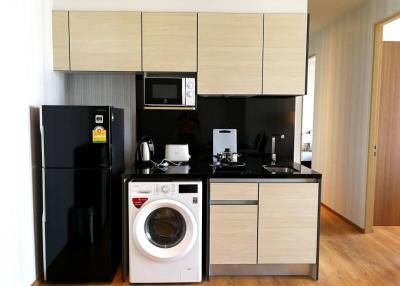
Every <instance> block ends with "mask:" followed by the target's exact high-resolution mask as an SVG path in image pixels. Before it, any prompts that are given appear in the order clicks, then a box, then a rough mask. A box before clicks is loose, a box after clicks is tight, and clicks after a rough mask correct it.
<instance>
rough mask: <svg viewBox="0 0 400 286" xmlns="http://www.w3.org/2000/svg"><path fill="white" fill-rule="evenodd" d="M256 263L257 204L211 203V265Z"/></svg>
mask: <svg viewBox="0 0 400 286" xmlns="http://www.w3.org/2000/svg"><path fill="white" fill-rule="evenodd" d="M256 263H257V205H212V206H211V209H210V264H256Z"/></svg>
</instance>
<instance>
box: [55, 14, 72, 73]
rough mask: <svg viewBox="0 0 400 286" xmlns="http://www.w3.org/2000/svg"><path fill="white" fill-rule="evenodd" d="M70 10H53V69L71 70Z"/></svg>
mask: <svg viewBox="0 0 400 286" xmlns="http://www.w3.org/2000/svg"><path fill="white" fill-rule="evenodd" d="M68 26H69V24H68V11H53V69H54V70H62V71H63V70H69V28H68Z"/></svg>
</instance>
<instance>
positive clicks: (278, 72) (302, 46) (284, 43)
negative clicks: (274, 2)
mask: <svg viewBox="0 0 400 286" xmlns="http://www.w3.org/2000/svg"><path fill="white" fill-rule="evenodd" d="M307 33H308V16H307V15H306V14H265V15H264V71H263V93H264V94H268V95H304V94H305V93H306V90H305V86H306V61H307Z"/></svg>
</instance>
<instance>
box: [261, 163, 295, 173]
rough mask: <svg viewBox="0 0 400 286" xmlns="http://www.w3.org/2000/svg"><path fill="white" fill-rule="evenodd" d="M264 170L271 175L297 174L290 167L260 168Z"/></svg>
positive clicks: (264, 166)
mask: <svg viewBox="0 0 400 286" xmlns="http://www.w3.org/2000/svg"><path fill="white" fill-rule="evenodd" d="M262 167H263V168H264V169H265V170H267V171H268V172H270V173H272V174H291V173H295V172H298V171H297V170H296V169H294V168H291V167H280V166H266V165H263V166H262Z"/></svg>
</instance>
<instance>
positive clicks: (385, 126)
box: [365, 14, 400, 233]
mask: <svg viewBox="0 0 400 286" xmlns="http://www.w3.org/2000/svg"><path fill="white" fill-rule="evenodd" d="M399 78H400V14H398V15H396V16H394V17H391V18H389V19H387V20H385V21H382V22H380V23H378V24H376V26H375V47H374V67H373V81H372V99H371V119H370V135H369V136H370V138H369V149H368V150H369V154H368V181H367V196H366V213H365V232H366V233H369V232H372V231H373V226H374V225H400V181H399V179H398V178H399V176H398V169H399V168H400V149H399V147H398V146H400V124H399V122H400V82H399V81H398V79H399Z"/></svg>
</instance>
